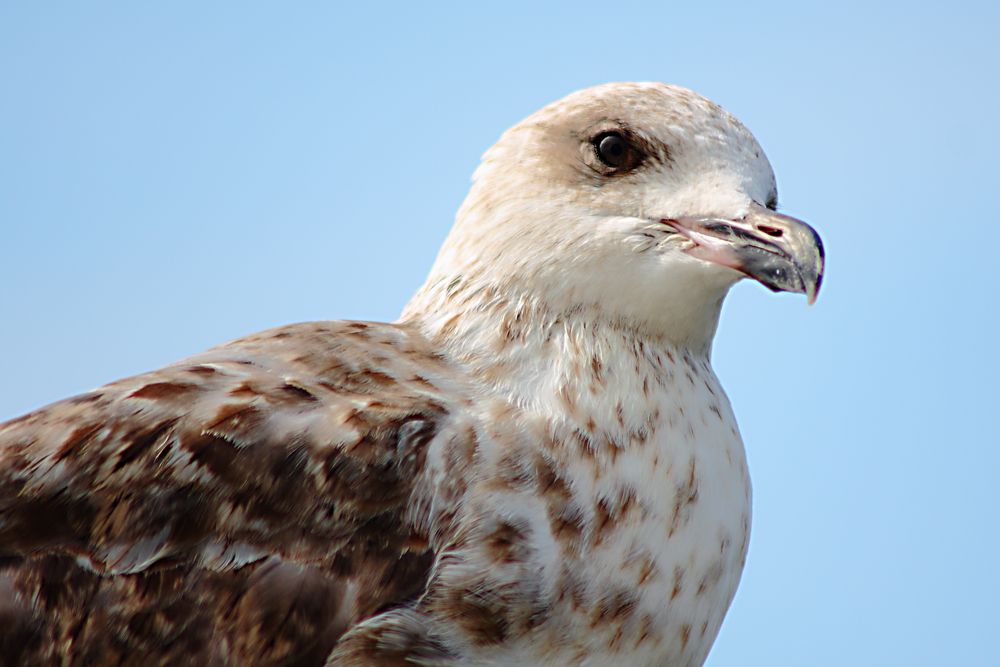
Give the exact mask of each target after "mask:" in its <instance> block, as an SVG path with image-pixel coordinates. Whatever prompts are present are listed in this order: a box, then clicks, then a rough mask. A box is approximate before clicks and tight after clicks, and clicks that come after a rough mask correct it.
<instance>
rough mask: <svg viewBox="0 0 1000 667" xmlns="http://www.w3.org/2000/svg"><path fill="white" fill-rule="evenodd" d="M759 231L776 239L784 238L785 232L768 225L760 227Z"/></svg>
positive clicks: (758, 227)
mask: <svg viewBox="0 0 1000 667" xmlns="http://www.w3.org/2000/svg"><path fill="white" fill-rule="evenodd" d="M757 229H758V230H760V231H762V232H764V233H765V234H767V235H768V236H774V237H775V238H777V237H779V236H783V235H784V234H785V232H784V231H783V230H781V229H778V228H777V227H770V226H768V225H758V226H757Z"/></svg>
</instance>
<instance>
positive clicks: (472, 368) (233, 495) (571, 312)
mask: <svg viewBox="0 0 1000 667" xmlns="http://www.w3.org/2000/svg"><path fill="white" fill-rule="evenodd" d="M776 199H777V194H776V190H775V181H774V175H773V173H772V171H771V167H770V165H769V163H768V161H767V158H766V157H765V156H764V152H763V151H762V150H761V148H760V146H759V145H758V144H757V142H756V140H755V139H754V138H753V136H752V135H751V134H750V133H749V132H748V131H747V130H746V129H745V128H744V127H743V126H742V125H741V124H740V123H739V122H738V121H737V120H736V119H735V118H733V117H732V116H730V115H729V114H728V113H726V112H725V111H723V110H722V109H721V108H719V107H718V106H716V105H715V104H713V103H711V102H709V101H708V100H706V99H704V98H702V97H700V96H698V95H696V94H695V93H693V92H691V91H688V90H685V89H682V88H677V87H672V86H666V85H662V84H654V83H621V84H609V85H604V86H599V87H596V88H591V89H588V90H584V91H581V92H577V93H574V94H572V95H570V96H569V97H566V98H565V99H563V100H561V101H559V102H556V103H554V104H551V105H549V106H547V107H545V108H544V109H542V110H541V111H539V112H537V113H535V114H534V115H532V116H530V117H529V118H527V119H526V120H525V121H523V122H521V123H520V124H518V125H516V126H515V127H513V128H512V129H510V130H508V131H507V132H506V133H505V134H504V135H503V136H502V137H501V138H500V140H499V141H498V142H497V144H496V145H495V146H493V147H492V148H491V149H489V150H488V151H487V152H486V154H485V156H484V157H483V161H482V164H481V165H480V167H479V169H478V170H477V171H476V173H475V177H474V182H473V185H472V188H471V191H470V193H469V196H468V198H467V199H466V200H465V203H464V204H463V205H462V207H461V209H460V210H459V212H458V216H457V220H456V223H455V226H454V229H453V230H452V232H451V234H450V236H449V237H448V239H447V240H446V241H445V244H444V247H443V248H442V249H441V252H440V255H439V256H438V258H437V261H436V263H435V264H434V266H433V268H432V270H431V273H430V276H429V277H428V279H427V282H426V283H425V284H424V286H423V287H422V288H421V289H420V290H419V291H418V292H417V293H416V295H415V296H414V297H413V299H412V300H411V301H410V303H409V304H408V305H407V306H406V308H405V310H404V312H403V314H402V317H401V318H400V319H399V321H398V322H396V323H393V324H383V323H374V322H344V321H331V322H312V323H304V324H294V325H291V326H286V327H282V328H279V329H274V330H271V331H265V332H263V333H259V334H255V335H252V336H249V337H246V338H242V339H239V340H236V341H233V342H231V343H227V344H225V345H222V346H220V347H217V348H214V349H212V350H210V351H208V352H205V353H203V354H200V355H197V356H194V357H191V358H189V359H185V360H183V361H181V362H178V363H176V364H173V365H171V366H168V367H166V368H163V369H160V370H157V371H153V372H151V373H147V374H145V375H140V376H136V377H133V378H128V379H125V380H121V381H119V382H114V383H112V384H110V385H107V386H105V387H102V388H100V389H97V390H94V391H92V392H90V393H87V394H83V395H80V396H77V397H74V398H70V399H67V400H64V401H61V402H59V403H55V404H53V405H50V406H48V407H46V408H42V409H41V410H39V411H37V412H33V413H31V414H28V415H26V416H24V417H21V418H19V419H15V420H13V421H10V422H8V423H6V424H5V425H3V426H0V618H2V620H3V622H2V623H0V655H2V656H3V657H2V662H3V663H4V664H22V665H31V664H97V665H103V664H129V665H131V664H135V665H142V666H143V667H148V666H152V665H174V664H188V665H251V664H252V665H323V664H326V665H335V666H361V665H386V666H387V665H400V666H402V665H425V666H429V665H441V666H449V667H457V666H459V665H482V666H486V665H491V666H507V665H511V666H512V665H525V666H527V665H588V666H592V667H597V666H604V665H615V666H623V665H625V666H633V665H634V666H647V665H648V666H654V665H655V666H658V667H664V666H671V667H672V666H692V665H701V664H702V663H703V662H704V660H705V658H706V656H707V654H708V651H709V648H710V647H711V645H712V642H713V640H714V639H715V636H716V633H717V632H718V630H719V626H720V624H721V623H722V619H723V616H724V615H725V613H726V609H727V608H728V606H729V603H730V601H731V600H732V597H733V594H734V593H735V591H736V587H737V583H738V582H739V578H740V572H741V570H742V568H743V563H744V560H745V558H746V549H747V540H748V534H749V532H748V531H749V527H750V480H749V478H748V475H747V468H746V461H745V457H744V451H743V443H742V441H741V439H740V435H739V432H738V430H737V427H736V422H735V420H734V418H733V413H732V410H731V408H730V405H729V402H728V400H727V399H726V396H725V393H724V392H723V390H722V387H721V386H720V384H719V381H718V379H717V378H716V376H715V374H714V373H713V371H712V367H711V364H710V351H711V343H712V338H713V336H714V333H715V329H716V325H717V323H718V319H719V312H720V308H721V305H722V301H723V298H724V297H725V295H726V293H727V291H728V290H729V288H730V287H731V286H732V285H733V284H734V283H735V282H736V281H738V280H739V279H740V278H742V277H744V276H749V277H751V278H754V279H756V280H758V281H760V282H761V283H763V284H764V285H766V286H767V287H769V288H771V289H773V290H776V291H778V290H782V291H790V292H800V293H804V294H806V295H807V296H808V298H809V300H810V301H811V300H813V299H814V298H815V296H816V292H817V290H818V289H819V285H820V280H821V277H822V272H823V251H822V246H821V244H820V240H819V237H818V236H817V235H816V233H815V232H814V231H813V230H812V229H811V228H810V227H808V226H807V225H805V224H804V223H802V222H800V221H798V220H795V219H794V218H790V217H787V216H785V215H781V214H778V213H776V212H775V210H774V209H775V203H776Z"/></svg>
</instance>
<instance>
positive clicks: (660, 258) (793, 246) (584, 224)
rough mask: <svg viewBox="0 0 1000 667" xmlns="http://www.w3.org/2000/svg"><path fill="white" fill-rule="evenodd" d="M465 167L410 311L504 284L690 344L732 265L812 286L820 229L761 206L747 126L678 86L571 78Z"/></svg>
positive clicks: (761, 176)
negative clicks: (575, 85) (462, 193)
mask: <svg viewBox="0 0 1000 667" xmlns="http://www.w3.org/2000/svg"><path fill="white" fill-rule="evenodd" d="M473 180H474V183H473V186H472V189H471V190H470V192H469V196H468V197H467V198H466V200H465V203H464V204H463V205H462V208H461V209H460V210H459V213H458V217H457V221H456V223H455V226H454V228H453V230H452V232H451V234H450V235H449V237H448V239H447V240H446V241H445V244H444V246H443V248H442V249H441V253H440V255H439V256H438V259H437V262H436V263H435V265H434V268H433V269H432V271H431V275H430V278H429V279H428V282H427V284H426V285H425V287H424V289H423V290H422V292H421V293H420V294H418V296H417V297H416V298H415V299H414V302H412V303H411V306H410V307H409V308H408V313H410V314H412V313H414V312H416V311H418V310H419V311H422V312H423V313H425V314H426V313H427V312H428V311H429V310H437V309H442V310H447V309H448V303H447V301H448V299H447V294H448V293H456V292H457V291H461V292H463V293H465V294H469V293H470V292H471V293H475V292H477V291H479V292H484V293H485V292H489V293H490V294H493V295H496V294H511V295H517V297H518V298H521V299H523V298H530V299H534V300H536V301H537V302H538V303H540V304H544V306H545V307H546V308H549V309H551V310H552V311H553V312H591V313H596V314H598V315H600V316H605V317H607V318H609V319H613V320H616V321H619V322H631V323H634V324H635V325H636V326H638V327H641V328H644V329H648V330H650V332H651V333H658V334H660V335H664V336H667V337H669V338H672V339H674V340H675V342H677V343H692V344H697V343H702V342H708V341H710V339H711V336H712V334H713V332H714V330H715V324H716V322H717V319H718V313H719V308H720V305H721V302H722V299H723V297H724V296H725V294H726V292H727V291H728V289H729V288H730V287H731V286H732V285H733V284H734V283H735V282H736V281H737V280H739V279H740V278H742V277H744V276H750V277H752V278H755V279H757V280H759V281H760V282H762V283H763V284H765V285H767V286H768V287H770V288H771V289H774V290H783V291H793V292H803V293H805V294H807V295H808V296H809V299H810V301H811V300H812V299H814V298H815V295H816V292H817V290H818V289H819V285H820V280H821V277H822V272H823V250H822V246H821V244H820V240H819V237H818V236H817V235H816V233H815V232H814V231H813V230H812V229H811V228H810V227H808V226H807V225H805V224H804V223H802V222H800V221H798V220H795V219H793V218H789V217H787V216H783V215H779V214H777V213H775V212H774V208H775V206H776V203H777V191H776V186H775V180H774V174H773V172H772V170H771V165H770V164H769V162H768V160H767V157H765V155H764V151H763V150H762V149H761V147H760V145H759V144H758V143H757V141H756V139H754V137H753V135H751V134H750V132H749V131H748V130H747V129H746V128H745V127H743V125H742V124H741V123H740V122H739V121H738V120H736V119H735V118H734V117H733V116H731V115H729V114H728V113H727V112H726V111H724V110H723V109H722V108H720V107H719V106H717V105H716V104H714V103H712V102H710V101H708V100H706V99H705V98H703V97H701V96H699V95H697V94H695V93H693V92H691V91H689V90H686V89H683V88H678V87H674V86H667V85H663V84H659V83H614V84H607V85H603V86H597V87H595V88H589V89H587V90H582V91H579V92H577V93H573V94H572V95H569V96H568V97H566V98H564V99H562V100H560V101H558V102H555V103H553V104H550V105H549V106H547V107H545V108H544V109H542V110H540V111H538V112H537V113H535V114H532V115H531V116H529V117H528V118H526V119H525V120H524V121H522V122H521V123H519V124H517V125H515V126H514V127H513V128H511V129H510V130H508V131H507V132H505V133H504V135H503V136H502V137H501V138H500V140H499V141H498V142H497V143H496V145H494V146H493V147H492V148H490V149H489V150H488V151H487V152H486V154H485V155H484V156H483V161H482V164H481V165H480V167H479V169H477V170H476V173H475V176H474V179H473Z"/></svg>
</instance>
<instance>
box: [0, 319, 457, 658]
mask: <svg viewBox="0 0 1000 667" xmlns="http://www.w3.org/2000/svg"><path fill="white" fill-rule="evenodd" d="M420 341H421V339H420V337H419V335H416V334H413V333H412V332H409V331H407V330H406V329H404V328H400V327H395V326H392V325H375V324H366V323H317V324H302V325H295V326H291V327H285V328H282V329H277V330H274V331H270V332H265V333H262V334H258V335H255V336H251V337H249V338H244V339H242V340H239V341H236V342H234V343H231V344H229V345H226V346H223V347H220V348H217V349H215V350H213V351H211V352H208V353H206V354H203V355H200V356H198V357H195V358H192V359H188V360H186V361H185V362H182V363H179V364H176V365H173V366H170V367H167V368H165V369H163V370H160V371H156V372H154V373H149V374H146V375H140V376H137V377H134V378H130V379H127V380H123V381H120V382H116V383H114V384H111V385H108V386H106V387H103V388H101V389H98V390H95V391H93V392H90V393H88V394H84V395H82V396H78V397H76V398H72V399H69V400H66V401H62V402H60V403H56V404H54V405H51V406H49V407H47V408H44V409H42V410H39V411H37V412H34V413H32V414H29V415H26V416H24V417H21V418H20V419H17V420H14V421H12V422H9V423H7V424H6V425H4V426H3V427H2V429H0V556H2V557H3V560H2V562H0V591H2V592H3V593H5V596H4V606H3V607H2V609H0V618H3V619H5V620H6V622H5V623H3V624H2V627H0V650H2V654H3V656H5V660H8V661H9V660H12V659H15V656H16V660H15V662H16V663H17V664H57V663H59V661H60V658H62V659H63V660H68V661H69V664H84V663H86V664H140V663H142V664H144V665H148V664H181V663H183V664H273V665H278V664H281V665H285V664H322V663H323V661H324V659H325V657H326V655H327V653H328V652H329V651H330V649H331V647H332V646H333V645H334V644H335V642H336V641H337V639H338V637H339V636H340V635H341V634H342V633H343V632H344V630H345V629H346V628H347V627H348V625H350V624H351V623H354V622H356V621H358V620H359V619H363V618H366V617H369V616H371V615H373V614H375V613H376V612H378V611H379V610H381V609H383V608H385V607H387V606H389V605H393V604H399V603H402V602H405V601H407V600H409V599H412V598H413V597H414V596H416V595H417V594H418V593H420V592H421V591H422V590H423V586H424V583H425V581H426V578H427V575H428V570H429V568H430V566H431V563H432V560H433V557H432V554H431V552H430V548H429V546H428V543H427V539H426V537H425V536H422V535H419V534H417V533H416V532H415V528H413V527H412V526H409V525H408V523H407V521H406V520H405V518H404V514H405V511H406V508H407V506H408V504H409V502H410V499H411V496H412V494H413V493H414V480H415V479H416V478H417V477H418V475H419V472H420V470H421V467H422V465H423V461H424V456H425V452H426V447H427V445H428V443H429V442H430V440H431V439H432V438H433V437H434V436H435V434H436V433H437V432H438V431H439V430H440V428H441V423H442V420H443V419H444V417H445V414H446V402H445V401H444V400H443V399H442V398H441V396H440V390H439V389H438V388H437V387H436V386H435V382H434V379H432V378H430V377H428V375H429V374H430V371H433V370H434V369H435V368H437V369H439V370H441V369H442V363H441V362H440V361H439V360H437V359H436V358H435V357H434V355H433V354H431V353H429V352H428V351H427V350H426V349H424V348H423V347H422V343H421V342H420ZM380 343H391V345H392V346H393V347H394V348H396V350H397V351H398V352H397V353H396V354H395V355H394V356H390V354H389V353H388V352H386V346H385V345H380ZM376 350H378V352H377V353H376ZM376 359H377V360H378V361H376ZM418 367H419V369H420V371H421V373H422V375H420V376H419V378H417V377H415V375H414V368H418ZM362 565H363V567H362ZM8 664H10V663H8Z"/></svg>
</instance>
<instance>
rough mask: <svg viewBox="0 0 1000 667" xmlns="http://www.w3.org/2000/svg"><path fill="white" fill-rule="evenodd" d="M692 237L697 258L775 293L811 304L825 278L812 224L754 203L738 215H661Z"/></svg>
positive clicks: (669, 223)
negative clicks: (733, 217) (795, 295)
mask: <svg viewBox="0 0 1000 667" xmlns="http://www.w3.org/2000/svg"><path fill="white" fill-rule="evenodd" d="M661 222H663V224H665V225H668V226H669V227H672V228H673V229H674V230H675V231H677V232H678V233H680V234H682V235H684V236H685V237H687V238H688V239H690V240H691V241H693V242H694V246H693V247H691V248H689V249H687V250H686V251H685V252H687V253H688V254H689V255H692V256H693V257H697V258H698V259H702V260H705V261H706V262H712V263H714V264H721V265H722V266H727V267H729V268H731V269H736V270H737V271H740V272H741V273H744V274H746V275H747V276H749V277H751V278H753V279H754V280H756V281H758V282H759V283H761V284H762V285H764V286H765V287H767V288H768V289H770V290H772V291H774V292H797V293H799V294H805V295H806V297H808V299H809V303H810V304H812V303H813V302H815V301H816V294H817V293H818V292H819V286H820V284H821V283H822V282H823V242H822V241H821V240H820V238H819V234H817V233H816V230H814V229H813V228H812V227H810V226H809V225H807V224H806V223H804V222H802V221H801V220H796V219H795V218H793V217H791V216H787V215H782V214H781V213H775V212H774V211H772V210H770V209H767V208H764V207H763V206H761V205H760V204H757V203H752V204H751V205H750V209H749V211H748V212H747V214H746V215H745V216H743V217H742V218H740V219H738V220H728V219H724V218H693V217H691V218H670V219H666V220H662V221H661Z"/></svg>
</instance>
